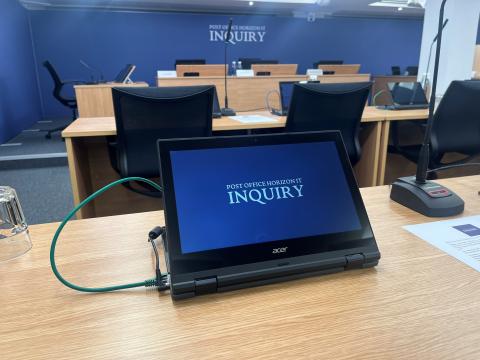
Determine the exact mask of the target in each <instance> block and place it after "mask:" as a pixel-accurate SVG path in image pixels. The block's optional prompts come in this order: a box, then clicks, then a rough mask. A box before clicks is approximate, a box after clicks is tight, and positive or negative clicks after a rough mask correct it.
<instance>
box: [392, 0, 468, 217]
mask: <svg viewBox="0 0 480 360" xmlns="http://www.w3.org/2000/svg"><path fill="white" fill-rule="evenodd" d="M446 2H447V0H443V1H442V5H441V6H440V19H439V22H438V37H437V52H436V54H435V67H434V71H433V82H432V93H431V96H430V104H429V113H428V122H427V129H426V130H425V138H424V140H423V144H422V148H421V150H420V154H419V158H418V165H417V173H416V176H411V177H404V178H399V179H397V180H396V181H395V182H394V183H393V184H392V190H391V192H390V199H392V200H393V201H395V202H397V203H399V204H401V205H403V206H405V207H407V208H409V209H411V210H414V211H416V212H418V213H420V214H423V215H426V216H430V217H445V216H453V215H457V214H460V213H462V212H463V210H464V207H465V203H464V202H463V200H462V199H461V198H460V197H459V196H458V195H456V194H455V193H454V192H452V191H451V190H449V189H447V188H446V187H444V186H442V185H440V184H437V183H435V182H433V181H428V180H427V174H428V165H429V162H430V137H431V134H432V128H433V122H434V110H435V100H436V91H437V80H438V68H439V64H440V52H441V49H442V35H443V28H444V27H445V25H446V24H445V23H444V22H443V18H444V14H445V4H446Z"/></svg>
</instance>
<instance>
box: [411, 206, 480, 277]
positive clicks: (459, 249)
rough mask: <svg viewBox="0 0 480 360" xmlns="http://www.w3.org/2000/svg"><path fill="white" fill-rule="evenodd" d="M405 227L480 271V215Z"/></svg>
mask: <svg viewBox="0 0 480 360" xmlns="http://www.w3.org/2000/svg"><path fill="white" fill-rule="evenodd" d="M404 229H405V230H408V231H409V232H411V233H412V234H414V235H416V236H418V237H419V238H421V239H422V240H425V241H426V242H428V243H430V244H432V245H433V246H435V247H437V248H439V249H440V250H442V251H444V252H446V253H447V254H448V255H451V256H453V257H455V258H456V259H458V260H460V261H461V262H463V263H464V264H467V265H468V266H470V267H472V268H474V269H475V270H477V271H480V216H470V217H465V218H460V219H455V220H446V221H436V222H430V223H426V224H419V225H408V226H404Z"/></svg>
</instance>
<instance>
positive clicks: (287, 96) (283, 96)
mask: <svg viewBox="0 0 480 360" xmlns="http://www.w3.org/2000/svg"><path fill="white" fill-rule="evenodd" d="M295 83H296V82H295V81H281V82H280V83H279V86H280V101H281V105H282V110H283V111H288V108H289V107H290V100H291V99H292V93H293V85H294V84H295Z"/></svg>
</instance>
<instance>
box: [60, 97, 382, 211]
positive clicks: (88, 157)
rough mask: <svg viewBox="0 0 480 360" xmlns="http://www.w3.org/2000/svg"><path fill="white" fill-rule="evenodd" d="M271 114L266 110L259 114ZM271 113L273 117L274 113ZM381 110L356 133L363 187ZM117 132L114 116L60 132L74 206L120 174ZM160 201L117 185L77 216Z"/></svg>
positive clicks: (222, 125) (218, 127)
mask: <svg viewBox="0 0 480 360" xmlns="http://www.w3.org/2000/svg"><path fill="white" fill-rule="evenodd" d="M255 113H256V114H261V115H265V116H272V115H270V114H268V113H266V112H265V113H259V112H255ZM272 117H273V116H272ZM277 119H278V120H279V121H278V122H276V123H272V122H267V123H259V124H242V123H240V122H238V121H235V120H232V119H230V118H228V117H224V118H221V119H214V120H213V130H214V131H231V130H252V129H264V128H274V127H277V128H279V127H280V128H281V127H284V126H285V117H278V118H277ZM384 119H385V110H378V109H375V108H371V107H367V108H366V109H365V111H364V116H363V119H362V122H363V128H362V131H361V133H360V142H361V145H362V157H361V159H360V161H359V163H358V164H357V165H356V166H355V173H356V176H357V180H358V182H359V184H360V186H362V187H366V186H374V185H377V178H378V170H379V163H378V162H379V159H380V154H381V149H380V145H381V135H382V129H383V127H382V125H383V120H384ZM114 135H116V126H115V119H114V118H113V117H107V118H79V119H77V120H76V121H74V122H73V123H72V124H70V126H68V127H67V128H66V129H65V130H64V131H63V132H62V136H63V137H64V138H65V144H66V146H67V155H68V166H69V170H70V180H71V183H72V192H73V199H74V203H75V205H77V204H79V203H80V202H81V201H82V200H83V199H85V198H86V197H87V196H88V195H90V194H91V193H93V192H94V191H95V190H98V189H100V188H101V187H102V186H105V185H107V184H108V183H110V182H112V181H114V180H117V179H119V175H118V174H117V173H116V172H115V171H114V170H113V168H112V166H111V165H110V161H109V157H108V151H107V143H106V136H114ZM161 206H162V205H161V201H160V200H158V199H155V198H151V197H148V196H142V195H139V194H136V193H134V192H132V191H128V190H127V189H125V188H124V187H122V186H117V187H116V188H113V189H111V190H109V191H108V192H107V193H105V194H104V195H102V197H101V198H99V199H98V200H94V201H93V202H92V203H90V204H89V205H87V206H86V207H84V208H83V209H82V210H80V211H79V212H78V213H77V214H78V218H87V217H97V216H108V215H119V214H127V213H134V212H141V211H151V210H158V209H160V208H161Z"/></svg>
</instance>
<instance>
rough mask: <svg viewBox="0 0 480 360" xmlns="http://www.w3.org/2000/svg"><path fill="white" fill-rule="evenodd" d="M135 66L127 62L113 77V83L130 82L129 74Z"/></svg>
mask: <svg viewBox="0 0 480 360" xmlns="http://www.w3.org/2000/svg"><path fill="white" fill-rule="evenodd" d="M135 68H136V66H135V65H133V64H127V65H125V67H124V68H123V69H122V70H120V72H119V73H118V74H117V76H115V79H114V80H113V82H114V83H122V84H127V83H128V82H130V81H131V80H130V76H131V75H132V73H133V72H134V71H135Z"/></svg>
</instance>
